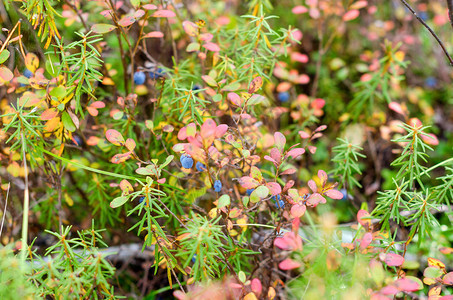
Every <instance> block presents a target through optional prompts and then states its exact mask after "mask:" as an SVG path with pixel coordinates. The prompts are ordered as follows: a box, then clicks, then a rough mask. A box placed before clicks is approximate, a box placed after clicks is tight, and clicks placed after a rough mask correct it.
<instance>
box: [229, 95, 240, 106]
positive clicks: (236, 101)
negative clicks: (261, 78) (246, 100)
mask: <svg viewBox="0 0 453 300" xmlns="http://www.w3.org/2000/svg"><path fill="white" fill-rule="evenodd" d="M227 98H228V100H230V101H231V103H233V104H234V105H237V106H241V102H242V101H241V97H239V95H238V94H236V93H233V92H231V93H228V95H227Z"/></svg>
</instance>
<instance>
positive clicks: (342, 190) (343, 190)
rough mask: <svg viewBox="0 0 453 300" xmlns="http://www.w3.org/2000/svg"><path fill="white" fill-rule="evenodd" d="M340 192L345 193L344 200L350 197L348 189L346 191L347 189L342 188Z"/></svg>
mask: <svg viewBox="0 0 453 300" xmlns="http://www.w3.org/2000/svg"><path fill="white" fill-rule="evenodd" d="M340 192H341V193H342V194H343V199H341V200H343V201H346V199H348V191H346V189H341V190H340Z"/></svg>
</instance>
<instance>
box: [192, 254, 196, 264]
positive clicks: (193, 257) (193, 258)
mask: <svg viewBox="0 0 453 300" xmlns="http://www.w3.org/2000/svg"><path fill="white" fill-rule="evenodd" d="M196 261H197V255H196V254H194V255H193V256H192V262H193V263H195V262H196Z"/></svg>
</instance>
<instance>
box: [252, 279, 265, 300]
mask: <svg viewBox="0 0 453 300" xmlns="http://www.w3.org/2000/svg"><path fill="white" fill-rule="evenodd" d="M251 287H252V292H254V293H255V294H256V295H257V296H258V297H259V295H260V294H261V292H262V291H263V286H262V285H261V281H260V280H259V279H258V278H253V279H252V282H251Z"/></svg>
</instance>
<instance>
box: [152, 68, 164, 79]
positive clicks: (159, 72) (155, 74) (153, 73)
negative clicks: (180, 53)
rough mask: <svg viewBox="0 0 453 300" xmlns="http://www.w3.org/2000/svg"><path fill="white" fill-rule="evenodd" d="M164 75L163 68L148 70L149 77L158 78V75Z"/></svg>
mask: <svg viewBox="0 0 453 300" xmlns="http://www.w3.org/2000/svg"><path fill="white" fill-rule="evenodd" d="M162 76H164V70H162V69H161V68H157V70H156V71H154V72H153V71H151V72H149V77H150V78H151V79H158V78H160V77H162Z"/></svg>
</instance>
